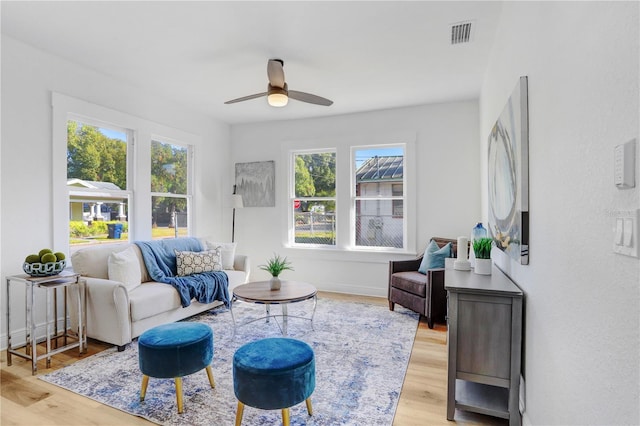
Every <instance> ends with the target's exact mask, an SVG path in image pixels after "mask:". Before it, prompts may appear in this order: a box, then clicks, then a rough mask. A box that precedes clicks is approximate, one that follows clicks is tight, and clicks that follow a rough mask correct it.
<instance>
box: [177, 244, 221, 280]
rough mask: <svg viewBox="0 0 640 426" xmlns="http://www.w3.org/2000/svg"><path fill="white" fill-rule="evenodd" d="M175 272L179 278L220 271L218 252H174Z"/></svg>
mask: <svg viewBox="0 0 640 426" xmlns="http://www.w3.org/2000/svg"><path fill="white" fill-rule="evenodd" d="M175 253H176V270H177V275H178V276H179V277H186V276H187V275H193V274H200V273H202V272H211V271H221V270H222V264H221V263H220V257H221V256H220V250H209V251H178V250H176V251H175Z"/></svg>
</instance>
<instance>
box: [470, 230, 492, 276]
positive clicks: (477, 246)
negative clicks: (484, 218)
mask: <svg viewBox="0 0 640 426" xmlns="http://www.w3.org/2000/svg"><path fill="white" fill-rule="evenodd" d="M492 246H493V239H492V238H487V237H484V238H478V239H477V240H473V253H474V254H475V255H476V266H475V268H474V272H475V273H476V274H481V275H491V263H492V262H491V247H492Z"/></svg>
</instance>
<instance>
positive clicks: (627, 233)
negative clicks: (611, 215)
mask: <svg viewBox="0 0 640 426" xmlns="http://www.w3.org/2000/svg"><path fill="white" fill-rule="evenodd" d="M639 224H640V209H636V210H619V211H617V212H616V217H615V219H614V222H613V251H614V252H615V253H618V254H623V255H625V256H631V257H638V246H639V245H640V241H638V236H639V235H640V232H638V227H639Z"/></svg>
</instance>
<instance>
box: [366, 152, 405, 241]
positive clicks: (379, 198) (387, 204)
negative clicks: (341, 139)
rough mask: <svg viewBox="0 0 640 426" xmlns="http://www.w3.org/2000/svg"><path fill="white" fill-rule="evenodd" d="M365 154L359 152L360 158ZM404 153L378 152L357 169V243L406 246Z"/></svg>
mask: <svg viewBox="0 0 640 426" xmlns="http://www.w3.org/2000/svg"><path fill="white" fill-rule="evenodd" d="M358 157H360V158H361V156H359V155H358V151H356V158H358ZM403 188H404V156H403V155H390V156H378V155H374V156H373V157H369V158H368V159H366V161H364V162H363V163H362V164H361V165H360V166H359V167H358V168H357V170H356V172H355V197H354V205H355V244H356V246H361V247H393V248H403V247H404V228H405V227H404V215H403V204H404V191H403Z"/></svg>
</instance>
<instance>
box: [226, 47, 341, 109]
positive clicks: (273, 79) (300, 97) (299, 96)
mask: <svg viewBox="0 0 640 426" xmlns="http://www.w3.org/2000/svg"><path fill="white" fill-rule="evenodd" d="M283 66H284V61H283V60H282V59H269V62H268V63H267V76H268V77H269V84H268V85H267V91H266V92H262V93H256V94H254V95H249V96H243V97H242V98H237V99H232V100H230V101H227V102H225V104H235V103H236V102H243V101H248V100H250V99H256V98H261V97H263V96H266V97H267V101H268V102H269V105H271V106H275V107H283V106H285V105H287V103H288V102H289V98H291V99H295V100H297V101H301V102H307V103H310V104H316V105H323V106H330V105H331V104H333V101H330V100H329V99H326V98H323V97H321V96H317V95H312V94H311V93H305V92H298V91H297V90H289V86H288V85H287V83H285V81H284V69H283V68H282V67H283Z"/></svg>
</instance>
